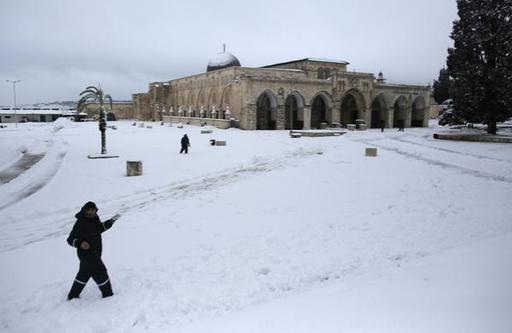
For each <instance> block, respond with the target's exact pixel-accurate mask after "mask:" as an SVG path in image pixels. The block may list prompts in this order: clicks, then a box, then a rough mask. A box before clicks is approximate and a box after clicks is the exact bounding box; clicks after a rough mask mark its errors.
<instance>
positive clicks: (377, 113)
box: [371, 94, 388, 128]
mask: <svg viewBox="0 0 512 333" xmlns="http://www.w3.org/2000/svg"><path fill="white" fill-rule="evenodd" d="M386 114H387V103H386V98H385V97H384V95H383V94H379V95H377V96H376V97H375V99H374V100H373V102H372V119H371V128H382V127H387V126H388V124H387V117H386Z"/></svg>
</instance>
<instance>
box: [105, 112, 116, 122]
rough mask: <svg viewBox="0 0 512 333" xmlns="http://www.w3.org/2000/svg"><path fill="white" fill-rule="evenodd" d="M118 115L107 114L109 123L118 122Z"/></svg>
mask: <svg viewBox="0 0 512 333" xmlns="http://www.w3.org/2000/svg"><path fill="white" fill-rule="evenodd" d="M116 120H117V118H116V115H115V114H114V113H113V112H109V113H107V121H116Z"/></svg>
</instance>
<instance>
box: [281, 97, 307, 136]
mask: <svg viewBox="0 0 512 333" xmlns="http://www.w3.org/2000/svg"><path fill="white" fill-rule="evenodd" d="M303 127H304V97H303V96H302V94H301V93H300V92H298V91H292V92H291V93H290V94H288V96H286V100H285V102H284V128H285V129H302V128H303Z"/></svg>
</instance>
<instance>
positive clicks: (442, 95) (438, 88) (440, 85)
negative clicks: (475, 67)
mask: <svg viewBox="0 0 512 333" xmlns="http://www.w3.org/2000/svg"><path fill="white" fill-rule="evenodd" d="M433 88H434V93H433V95H434V100H435V101H436V103H437V104H441V103H442V102H444V101H446V100H447V99H449V98H451V97H452V94H453V80H452V79H451V78H450V75H448V71H447V70H446V68H442V69H441V70H440V71H439V78H438V79H437V80H434V87H433Z"/></svg>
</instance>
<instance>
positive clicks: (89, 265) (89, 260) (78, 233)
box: [67, 201, 119, 300]
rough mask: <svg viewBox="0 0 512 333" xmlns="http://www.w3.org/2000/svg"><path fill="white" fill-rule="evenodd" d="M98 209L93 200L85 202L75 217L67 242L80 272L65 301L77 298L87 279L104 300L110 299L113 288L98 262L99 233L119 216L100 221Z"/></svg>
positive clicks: (100, 263)
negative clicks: (74, 252) (72, 249)
mask: <svg viewBox="0 0 512 333" xmlns="http://www.w3.org/2000/svg"><path fill="white" fill-rule="evenodd" d="M97 212H98V208H97V207H96V204H95V203H94V202H92V201H89V202H87V203H86V204H85V205H84V206H83V207H82V209H81V210H80V211H79V212H78V213H77V214H76V215H75V217H76V223H75V225H74V226H73V230H71V233H70V234H69V237H68V239H67V242H68V244H69V245H71V246H73V247H76V249H77V250H76V252H77V255H78V259H80V270H79V271H78V274H77V275H76V278H75V281H73V285H72V286H71V290H70V291H69V294H68V300H71V299H73V298H78V297H79V296H80V293H81V292H82V290H83V289H84V287H85V285H86V284H87V281H89V278H91V277H92V278H93V279H94V281H95V282H96V284H97V285H98V287H99V288H100V291H101V294H102V296H103V297H109V296H112V295H113V293H112V285H111V284H110V279H109V277H108V274H107V268H106V267H105V264H103V261H102V260H101V252H102V247H103V246H102V242H101V233H103V232H104V231H106V230H108V229H110V228H111V227H112V225H113V224H114V222H115V221H116V220H117V219H118V218H119V215H118V214H116V215H114V216H113V217H112V218H111V219H109V220H107V221H105V222H101V221H100V218H99V217H98V215H97Z"/></svg>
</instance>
